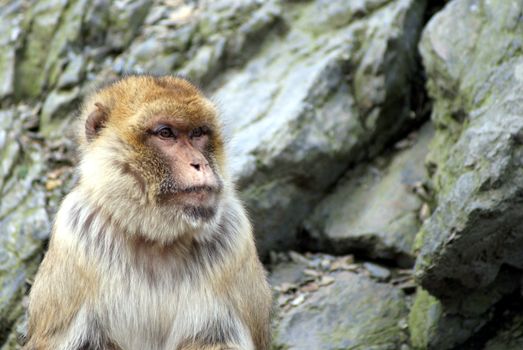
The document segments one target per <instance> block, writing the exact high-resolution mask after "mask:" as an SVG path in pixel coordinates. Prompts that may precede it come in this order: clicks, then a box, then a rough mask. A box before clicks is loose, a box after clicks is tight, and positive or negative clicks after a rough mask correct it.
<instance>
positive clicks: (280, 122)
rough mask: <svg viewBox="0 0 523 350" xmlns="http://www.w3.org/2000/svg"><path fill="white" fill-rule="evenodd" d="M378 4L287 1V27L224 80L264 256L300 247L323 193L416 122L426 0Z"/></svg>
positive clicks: (220, 88)
mask: <svg viewBox="0 0 523 350" xmlns="http://www.w3.org/2000/svg"><path fill="white" fill-rule="evenodd" d="M371 4H375V2H373V1H363V2H359V6H356V5H355V4H354V3H352V2H347V1H333V2H323V1H315V2H298V3H287V5H286V6H287V7H286V8H285V10H284V11H282V12H283V13H284V14H285V15H284V16H283V19H282V20H283V21H284V23H285V25H286V27H288V28H289V30H288V31H286V32H285V33H284V34H280V35H274V34H273V35H271V36H268V38H270V40H266V41H265V42H264V43H263V45H262V47H261V49H260V53H259V54H258V55H255V56H254V57H253V58H252V59H251V60H249V61H248V63H246V65H245V67H244V68H243V69H241V70H232V71H229V72H227V73H226V74H224V75H223V77H222V78H219V79H218V80H217V83H216V84H217V86H216V88H215V93H214V94H213V96H214V99H215V100H216V101H217V102H218V104H219V105H220V106H221V107H222V110H223V114H224V115H225V117H226V118H227V120H229V123H228V124H229V125H234V126H233V127H231V129H232V130H231V133H232V134H233V135H234V138H233V143H232V145H231V148H232V150H233V154H234V162H233V164H232V169H233V173H234V174H235V175H236V176H237V178H238V180H239V181H238V182H239V187H240V189H241V191H242V196H243V198H244V200H245V201H246V203H247V205H248V207H249V209H250V211H251V213H252V217H253V219H254V223H255V229H256V232H257V243H258V247H259V248H260V251H261V252H262V254H263V253H266V252H267V251H268V250H270V249H288V248H290V247H293V246H295V245H296V242H297V240H296V237H295V232H296V227H297V225H298V224H299V223H300V222H301V221H302V220H303V219H304V218H305V216H306V215H308V214H309V211H310V210H311V209H312V206H313V205H314V204H315V203H316V202H317V200H318V199H319V197H320V196H319V194H320V193H322V192H323V191H325V190H326V188H328V187H329V186H331V185H332V184H333V183H334V182H335V181H336V180H337V179H338V178H339V177H340V176H341V175H342V174H343V172H344V171H345V170H346V168H347V167H348V166H349V165H350V164H352V163H354V162H356V161H357V160H359V159H361V158H363V157H365V156H369V155H374V154H376V153H377V152H378V151H379V150H381V149H382V147H383V146H384V144H385V143H386V142H387V141H388V140H390V138H391V137H392V136H393V135H395V134H396V133H397V132H398V131H400V130H401V129H402V127H403V126H405V125H406V124H408V122H409V112H410V111H409V108H408V106H409V93H408V90H407V89H406V87H407V86H409V77H410V75H411V74H412V67H413V64H412V63H413V58H414V49H413V45H414V43H415V42H416V38H417V34H418V29H419V26H420V21H421V17H422V12H423V8H424V2H423V1H411V0H401V1H394V2H381V3H380V5H379V6H378V5H376V6H371ZM323 6H327V8H328V10H325V11H320V9H321V8H323ZM319 14H321V15H319ZM340 14H343V15H340ZM290 67H292V69H290ZM220 82H221V83H220ZM233 121H234V124H233Z"/></svg>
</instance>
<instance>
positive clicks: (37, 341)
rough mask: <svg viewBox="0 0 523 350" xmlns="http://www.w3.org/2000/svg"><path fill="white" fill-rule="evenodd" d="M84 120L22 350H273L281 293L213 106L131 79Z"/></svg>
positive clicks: (186, 91)
mask: <svg viewBox="0 0 523 350" xmlns="http://www.w3.org/2000/svg"><path fill="white" fill-rule="evenodd" d="M77 120H78V122H77V124H76V126H73V127H74V130H75V132H76V135H77V139H78V151H79V163H78V166H77V167H76V171H77V173H78V180H77V183H76V185H75V187H74V188H73V189H72V190H71V192H70V193H69V194H68V195H67V196H65V198H64V199H63V201H62V203H61V205H60V208H59V210H58V212H57V214H56V218H55V222H54V224H53V227H52V230H51V238H50V242H49V248H48V250H47V252H46V254H45V256H44V259H43V261H42V263H41V265H40V267H39V269H38V272H37V274H36V277H35V280H34V283H33V285H32V287H31V290H30V293H29V305H28V332H27V333H28V334H27V337H26V344H25V345H24V349H27V350H47V349H53V350H57V349H59V350H79V349H89V350H144V349H145V350H163V349H166V350H196V349H198V350H224V349H242V350H250V349H253V350H254V349H256V350H266V349H268V348H269V347H270V315H271V308H272V300H271V299H272V296H271V292H270V288H269V285H268V282H267V277H266V272H265V270H264V268H263V265H262V264H261V262H260V260H259V257H258V255H257V251H256V247H255V242H254V238H253V233H252V228H251V224H250V222H249V219H248V217H247V215H246V211H245V209H244V206H243V204H242V203H241V201H240V200H239V196H238V194H237V193H236V190H235V188H234V183H233V180H232V177H231V175H230V174H229V173H228V170H227V166H226V154H225V153H226V152H225V141H224V137H223V130H222V125H221V124H222V122H221V120H220V118H219V116H218V111H217V108H216V107H215V105H214V104H213V103H212V102H211V100H210V99H208V98H207V97H205V96H204V94H203V93H202V92H201V90H200V89H199V88H197V87H196V86H195V85H193V84H192V83H190V82H189V81H188V80H186V79H184V78H181V77H177V76H153V75H128V76H125V77H122V78H120V79H119V80H116V81H114V82H111V83H109V84H107V85H106V86H104V87H101V88H99V89H98V90H96V91H94V92H92V93H91V94H89V95H87V97H86V98H85V99H84V102H83V105H82V107H81V108H80V113H79V118H78V119H77Z"/></svg>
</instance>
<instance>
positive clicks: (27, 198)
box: [0, 105, 50, 344]
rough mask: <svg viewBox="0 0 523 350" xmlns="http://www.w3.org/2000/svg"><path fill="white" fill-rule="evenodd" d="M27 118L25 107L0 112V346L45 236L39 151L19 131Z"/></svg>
mask: <svg viewBox="0 0 523 350" xmlns="http://www.w3.org/2000/svg"><path fill="white" fill-rule="evenodd" d="M32 118H34V110H32V109H31V108H30V107H29V106H22V105H20V106H18V107H17V108H11V109H4V110H2V111H0V287H1V288H0V344H1V343H3V341H4V340H5V339H6V337H7V334H6V331H7V330H9V329H10V327H11V326H12V325H13V323H14V322H15V321H16V320H17V318H18V317H20V316H21V315H22V314H23V312H24V311H23V308H22V304H21V301H22V298H23V296H24V295H25V293H26V292H27V285H26V282H27V279H30V278H32V276H33V274H34V273H35V272H36V268H37V267H38V263H39V262H40V258H41V253H42V241H43V240H44V239H45V238H47V237H48V235H49V226H50V225H49V218H48V216H47V212H46V210H45V204H46V203H45V195H44V191H43V188H42V186H41V185H39V184H38V183H37V181H39V179H40V178H41V176H42V170H43V155H42V150H41V148H40V147H38V145H37V144H36V143H35V142H34V141H31V140H30V138H29V137H28V135H27V134H24V131H23V129H24V125H25V124H24V123H28V122H30V120H31V119H32Z"/></svg>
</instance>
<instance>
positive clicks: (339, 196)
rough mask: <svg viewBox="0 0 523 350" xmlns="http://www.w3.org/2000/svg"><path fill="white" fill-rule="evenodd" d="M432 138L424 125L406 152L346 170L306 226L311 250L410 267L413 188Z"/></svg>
mask: <svg viewBox="0 0 523 350" xmlns="http://www.w3.org/2000/svg"><path fill="white" fill-rule="evenodd" d="M432 135H433V128H432V126H431V125H429V124H427V125H425V126H424V127H423V128H422V129H421V130H420V131H419V133H418V135H417V136H416V139H415V140H414V141H412V140H411V141H410V142H411V145H410V146H408V148H406V149H403V150H401V151H398V152H395V153H393V154H391V155H389V156H387V157H386V159H385V160H382V161H381V162H377V161H376V162H373V163H371V164H363V165H360V166H359V167H357V168H356V169H354V170H351V171H349V173H348V174H347V178H346V179H345V180H344V181H341V182H340V183H339V184H338V185H337V187H336V188H335V189H334V190H333V193H332V194H331V195H329V196H327V197H326V198H325V199H323V200H322V201H321V203H320V204H319V205H318V206H317V207H316V208H315V210H314V214H313V215H312V217H311V218H310V219H308V220H307V221H306V222H305V229H306V230H307V232H308V233H309V235H310V238H309V239H312V242H313V243H312V244H311V245H314V246H317V247H319V249H322V250H326V251H333V252H335V253H346V252H351V251H357V252H360V253H363V254H365V255H367V256H370V257H373V258H387V259H397V260H399V261H400V262H403V263H405V264H409V263H412V261H413V259H414V258H413V251H412V248H413V243H414V237H415V235H416V233H417V232H418V229H419V226H420V219H419V211H420V207H421V204H422V202H421V199H420V198H419V197H418V196H417V195H416V194H415V193H414V188H415V186H416V185H418V184H420V183H422V182H423V181H426V178H427V175H426V171H425V164H424V161H425V156H426V154H427V152H428V144H429V141H430V140H431V138H432Z"/></svg>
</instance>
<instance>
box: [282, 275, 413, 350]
mask: <svg viewBox="0 0 523 350" xmlns="http://www.w3.org/2000/svg"><path fill="white" fill-rule="evenodd" d="M331 278H333V281H332V283H331V284H329V285H327V286H324V287H321V288H319V290H317V291H315V292H313V293H312V294H310V295H308V297H307V298H306V299H305V301H303V302H302V303H298V302H295V304H296V305H297V306H296V307H294V308H292V309H290V311H287V312H284V313H283V315H280V317H281V320H280V321H279V323H278V325H277V326H276V330H275V334H274V342H273V347H274V348H276V349H289V350H291V349H296V350H298V349H299V350H308V349H310V350H316V349H322V350H323V349H324V350H334V349H372V350H395V349H400V347H401V344H404V343H405V342H406V334H405V327H403V326H402V325H404V324H405V318H406V315H407V306H406V302H405V298H404V295H403V293H402V292H401V291H400V290H398V289H396V288H395V287H392V286H390V285H387V284H381V283H377V282H374V281H372V280H371V279H370V278H368V277H365V276H363V275H359V274H355V273H351V272H338V273H334V274H332V276H331Z"/></svg>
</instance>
